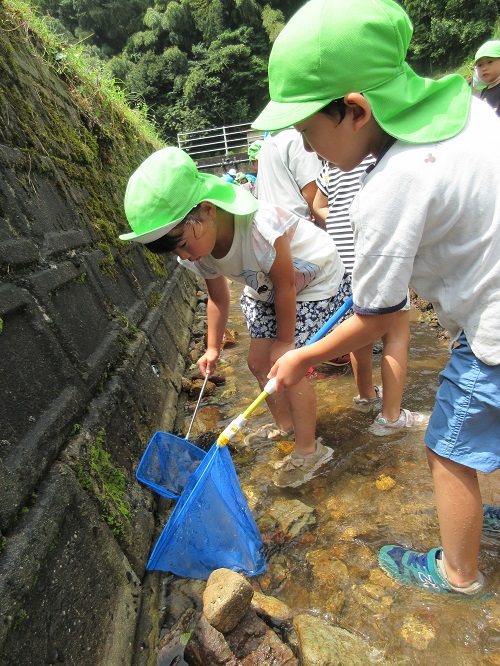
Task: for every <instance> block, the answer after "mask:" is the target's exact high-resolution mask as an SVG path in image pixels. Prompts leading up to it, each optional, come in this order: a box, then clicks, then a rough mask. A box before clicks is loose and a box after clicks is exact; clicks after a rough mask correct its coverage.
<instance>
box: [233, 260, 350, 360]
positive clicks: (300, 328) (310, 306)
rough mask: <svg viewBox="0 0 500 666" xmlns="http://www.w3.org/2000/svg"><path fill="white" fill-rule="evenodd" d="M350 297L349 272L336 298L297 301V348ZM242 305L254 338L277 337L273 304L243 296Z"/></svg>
mask: <svg viewBox="0 0 500 666" xmlns="http://www.w3.org/2000/svg"><path fill="white" fill-rule="evenodd" d="M351 295H352V288H351V276H350V275H348V274H347V273H346V274H345V275H344V277H343V279H342V282H341V283H340V285H339V288H338V291H337V293H336V294H335V296H332V297H331V298H327V299H325V300H322V301H297V314H296V319H295V346H296V347H302V346H303V345H305V344H306V342H307V341H308V340H310V338H312V336H313V335H314V334H315V333H316V331H319V329H320V328H321V327H322V326H323V324H325V323H326V322H327V321H328V320H329V319H330V317H331V316H332V315H333V314H334V313H335V312H337V310H338V309H339V308H340V307H341V306H342V305H343V304H344V303H345V301H347V299H348V298H349V296H351ZM240 305H241V309H242V310H243V314H244V315H245V319H246V320H247V326H248V331H249V333H250V337H251V338H276V336H277V334H278V329H277V326H276V312H275V310H274V304H273V303H265V302H264V301H257V300H256V299H255V298H251V297H250V296H247V295H246V294H243V295H242V297H241V299H240ZM352 313H353V311H352V309H350V310H348V311H347V312H346V314H345V315H344V316H343V317H342V318H341V319H340V321H344V319H347V318H348V317H350V316H351V315H352ZM340 321H339V323H340Z"/></svg>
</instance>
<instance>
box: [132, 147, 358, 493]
mask: <svg viewBox="0 0 500 666" xmlns="http://www.w3.org/2000/svg"><path fill="white" fill-rule="evenodd" d="M125 213H126V215H127V219H128V221H129V223H130V226H131V227H132V230H133V231H132V232H131V233H127V234H123V235H121V236H120V238H121V239H122V240H126V241H136V242H138V243H144V244H146V246H147V247H148V248H149V249H150V250H151V251H152V252H158V253H167V252H173V253H175V254H176V255H177V257H178V258H179V261H180V263H181V264H182V265H183V266H185V267H186V268H189V269H190V270H192V271H193V272H195V273H196V274H197V275H198V276H200V277H202V278H204V279H205V282H206V286H207V293H208V302H207V320H208V331H207V345H206V351H205V353H204V354H203V355H202V357H201V358H200V359H199V360H198V366H199V368H200V370H201V372H202V374H203V375H204V376H206V375H207V374H208V375H211V374H212V373H213V372H214V370H215V367H216V364H217V360H218V358H219V354H220V350H221V343H222V338H223V335H224V331H225V329H226V324H227V319H228V314H229V306H230V294H229V288H228V283H227V278H230V279H231V280H234V281H236V282H239V283H241V284H243V285H245V286H244V290H243V294H242V297H241V301H240V303H241V307H242V310H243V312H244V314H245V317H246V320H247V325H248V329H249V332H250V349H249V353H248V359H247V360H248V366H249V368H250V369H251V371H252V373H253V374H254V375H255V377H256V378H257V380H258V382H259V384H260V386H261V388H263V387H264V385H265V384H266V383H267V379H266V376H267V373H268V372H269V370H270V368H271V366H272V364H273V363H274V361H276V359H277V358H279V356H281V355H282V354H283V353H285V352H286V351H288V350H289V349H293V348H294V347H295V345H302V344H305V343H306V342H307V341H308V340H309V338H310V337H311V336H312V335H313V334H314V333H315V332H316V331H317V330H319V329H320V327H321V326H322V325H323V324H324V323H325V322H326V321H327V320H328V319H329V318H330V317H331V316H332V315H333V313H334V312H336V311H337V310H338V309H339V308H340V307H341V306H342V305H343V303H344V302H345V301H346V300H347V299H348V298H349V296H350V295H351V293H352V291H351V281H350V277H349V276H348V275H347V274H346V273H345V269H344V264H343V263H342V260H341V259H340V256H339V254H338V252H337V250H336V248H335V243H334V242H333V240H332V239H331V238H330V236H329V235H328V234H327V233H326V231H321V230H319V229H317V228H316V227H314V226H313V225H312V224H311V223H310V222H308V220H306V219H304V218H301V217H299V216H298V215H296V214H294V213H292V212H289V211H286V210H284V209H283V208H280V207H277V206H272V205H270V204H267V203H263V202H258V201H257V200H256V199H255V197H253V196H252V194H250V192H248V191H247V190H245V189H244V188H242V187H240V186H236V185H234V184H232V183H229V182H226V181H224V180H222V179H221V178H217V177H216V176H214V175H212V174H206V173H200V172H199V171H198V169H197V168H196V165H195V163H194V162H193V160H192V159H191V158H190V157H189V155H187V154H186V153H185V152H184V151H182V150H181V149H179V148H173V147H171V148H163V149H162V150H158V151H157V152H155V153H153V154H152V155H151V156H150V157H148V158H147V159H146V160H145V161H144V162H143V163H142V164H141V165H140V166H139V168H138V169H137V170H136V171H135V172H134V173H133V174H132V176H131V177H130V179H129V182H128V185H127V190H126V193H125ZM267 403H268V406H269V409H270V411H271V413H272V415H273V417H274V419H275V423H271V424H268V425H266V426H263V427H262V428H261V429H259V431H258V432H257V433H256V434H255V435H254V438H255V437H257V438H258V439H266V440H270V439H282V440H283V439H287V440H290V439H293V438H295V450H294V451H293V453H292V454H291V455H289V456H286V457H285V458H284V460H281V461H279V462H278V463H277V464H276V466H275V467H276V472H275V474H274V476H273V481H274V483H275V484H276V485H277V486H279V487H285V486H286V487H293V488H295V487H297V486H300V485H302V484H303V483H305V482H306V481H308V480H309V479H311V478H313V476H315V475H316V474H317V473H318V471H319V470H320V468H321V467H322V466H323V465H324V464H325V463H326V462H328V461H329V460H330V459H331V457H332V455H333V450H332V449H331V448H330V447H328V446H324V445H323V444H322V443H321V441H320V438H318V439H316V436H315V430H316V396H315V393H314V389H313V387H312V386H311V384H310V383H309V382H308V380H307V379H306V378H305V377H304V378H302V381H301V382H299V384H298V385H297V386H293V387H292V388H291V389H290V390H289V391H287V392H286V393H285V394H276V393H275V394H273V395H270V396H269V397H268V398H267ZM250 437H251V436H250V435H249V436H248V437H247V440H248V441H250V440H249V438H250Z"/></svg>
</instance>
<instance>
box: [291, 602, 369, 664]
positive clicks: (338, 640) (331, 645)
mask: <svg viewBox="0 0 500 666" xmlns="http://www.w3.org/2000/svg"><path fill="white" fill-rule="evenodd" d="M293 626H294V628H295V631H296V632H297V637H298V640H299V646H300V651H301V656H302V664H303V666H366V664H369V663H371V659H370V648H369V646H368V645H367V644H366V643H365V641H363V640H362V639H361V638H359V637H358V636H354V635H353V634H350V633H349V632H348V631H346V630H345V629H341V628H339V627H332V626H331V625H330V624H328V623H327V622H326V621H325V620H323V619H322V618H319V617H313V616H312V615H309V614H307V613H301V614H300V615H297V616H296V617H295V619H294V621H293Z"/></svg>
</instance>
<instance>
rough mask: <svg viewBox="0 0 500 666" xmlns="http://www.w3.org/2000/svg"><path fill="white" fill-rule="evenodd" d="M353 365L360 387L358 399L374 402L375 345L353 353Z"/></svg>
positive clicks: (355, 377)
mask: <svg viewBox="0 0 500 666" xmlns="http://www.w3.org/2000/svg"><path fill="white" fill-rule="evenodd" d="M351 365H352V371H353V373H354V379H355V381H356V386H357V387H358V397H359V398H361V399H363V398H364V399H366V400H373V398H375V397H376V394H375V389H374V388H373V344H370V345H367V346H366V347H361V349H357V350H356V351H355V352H351Z"/></svg>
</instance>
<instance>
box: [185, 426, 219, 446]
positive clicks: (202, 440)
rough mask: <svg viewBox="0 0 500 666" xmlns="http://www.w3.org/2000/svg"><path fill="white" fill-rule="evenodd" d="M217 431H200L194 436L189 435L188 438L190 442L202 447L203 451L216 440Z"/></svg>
mask: <svg viewBox="0 0 500 666" xmlns="http://www.w3.org/2000/svg"><path fill="white" fill-rule="evenodd" d="M218 436H219V433H218V432H217V433H216V432H214V431H213V430H209V431H208V432H202V433H201V434H200V435H197V436H196V437H191V436H190V437H189V440H190V441H191V443H192V444H195V445H196V446H197V447H198V448H200V449H203V451H208V450H209V449H210V447H211V446H212V444H213V443H214V442H215V441H216V440H217V437H218Z"/></svg>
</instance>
